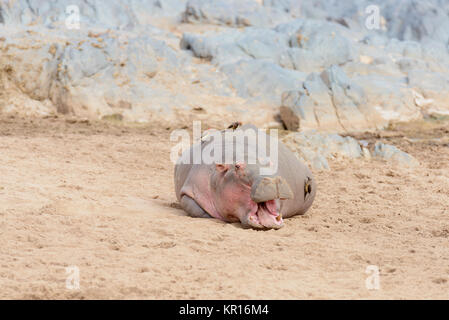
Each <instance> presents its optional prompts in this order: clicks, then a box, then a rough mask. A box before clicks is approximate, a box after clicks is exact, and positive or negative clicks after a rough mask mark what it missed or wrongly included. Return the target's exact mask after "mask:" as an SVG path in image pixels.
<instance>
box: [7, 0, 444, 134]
mask: <svg viewBox="0 0 449 320" xmlns="http://www.w3.org/2000/svg"><path fill="white" fill-rule="evenodd" d="M372 6H374V8H375V9H376V8H377V9H376V10H377V11H378V12H379V17H378V18H379V19H378V26H374V28H372V27H369V26H368V25H367V19H368V18H369V17H368V16H369V14H371V13H370V12H371V11H370V10H368V11H367V9H368V7H370V8H372ZM448 17H449V7H448V5H447V4H446V2H445V1H442V0H428V1H416V0H407V1H402V2H397V1H387V0H377V1H368V0H366V1H310V2H308V1H302V2H298V1H293V0H243V1H236V0H232V1H222V0H217V1H208V0H166V1H160V0H150V1H143V0H125V1H108V2H104V1H100V0H95V1H85V0H76V1H73V0H71V1H69V0H62V1H50V2H48V1H26V0H16V1H3V2H1V4H0V92H1V95H0V111H2V112H13V111H19V112H20V111H21V110H23V111H24V112H25V113H26V114H28V113H32V112H33V110H34V111H36V112H35V113H37V114H48V113H52V112H65V113H73V114H75V115H79V116H83V117H93V118H102V117H104V116H107V115H114V114H119V115H120V116H121V117H122V118H123V119H124V120H127V121H150V120H151V119H154V118H156V117H159V118H161V119H167V120H168V119H169V120H174V118H175V117H177V116H179V115H180V114H182V113H183V112H184V113H186V114H188V113H189V112H190V111H191V110H192V109H194V108H197V109H198V103H200V104H201V106H200V107H201V108H203V109H204V108H206V109H207V112H210V113H214V112H217V113H218V109H219V108H221V109H220V112H222V111H223V110H227V111H230V112H232V113H233V114H235V115H236V116H238V117H240V116H241V117H247V118H249V119H251V118H253V117H254V116H256V115H257V116H260V115H261V114H263V118H264V119H271V120H272V121H273V120H274V119H275V116H276V114H278V113H280V116H281V119H282V121H283V123H284V124H285V125H286V126H287V127H288V128H289V129H292V130H310V129H319V130H320V131H328V132H351V131H359V130H371V129H380V128H383V127H385V126H387V125H388V123H390V122H393V121H410V120H415V119H419V118H422V117H425V116H428V115H432V114H438V115H444V114H448V113H449V95H448V92H449V90H448V89H449V78H448V76H447V74H449V53H448V43H449V31H448V30H449V28H448V23H449V22H448V21H449V18H448ZM205 31H207V32H205ZM208 97H209V98H208ZM210 97H213V98H210ZM216 101H219V103H217V102H216ZM252 115H253V116H252Z"/></svg>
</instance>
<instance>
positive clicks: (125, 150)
mask: <svg viewBox="0 0 449 320" xmlns="http://www.w3.org/2000/svg"><path fill="white" fill-rule="evenodd" d="M424 127H425V128H424ZM447 127H448V126H447V123H433V124H431V125H426V126H420V127H419V128H418V129H419V130H420V131H421V133H420V134H417V133H416V132H417V131H416V130H418V129H417V128H415V127H413V126H398V127H397V128H392V129H391V130H389V131H387V132H383V133H377V134H376V133H375V134H360V135H359V137H363V138H366V139H371V140H373V139H381V140H383V141H385V142H389V143H392V144H394V145H396V146H398V147H400V148H401V149H403V150H404V151H406V152H409V153H410V154H412V155H413V156H415V157H416V158H417V159H418V160H419V161H420V162H421V165H420V166H419V167H417V168H401V167H397V166H395V165H393V164H390V163H386V162H382V161H377V160H371V161H368V160H345V159H338V160H335V161H332V162H331V163H330V165H331V167H332V170H330V171H319V172H314V174H315V176H316V179H317V182H318V187H319V189H318V194H317V197H316V200H315V203H314V205H313V207H312V209H311V210H310V211H309V212H308V213H307V214H306V215H305V216H297V217H294V218H291V219H287V220H286V223H285V227H284V228H282V229H280V230H269V231H256V230H249V229H242V227H241V226H240V224H238V223H235V224H228V223H223V222H221V221H218V220H214V219H195V218H190V217H188V216H186V214H185V213H184V212H183V211H182V210H180V209H179V206H178V205H177V203H176V197H175V194H174V191H173V164H172V163H171V162H170V161H169V152H170V147H171V146H173V143H171V142H170V140H169V136H170V132H171V130H173V129H175V128H165V127H163V126H160V125H158V124H149V125H127V126H125V125H121V124H119V123H114V122H111V123H110V122H104V123H100V122H99V123H96V122H83V121H78V122H75V121H72V120H71V119H67V118H64V117H58V118H51V117H50V118H48V119H22V118H20V117H15V118H9V117H0V243H1V246H0V288H1V290H0V298H2V299H9V298H18V299H56V298H62V299H94V298H95V299H109V298H114V299H136V298H143V299H180V298H183V299H378V298H381V299H430V298H440V299H448V298H449V196H448V195H449V170H448V166H449V142H448V140H447V137H448V131H447V129H445V128H447ZM440 137H443V139H442V140H436V139H435V138H440ZM370 265H374V266H377V267H378V268H379V270H380V278H379V279H380V287H379V289H378V290H368V289H367V287H366V279H367V277H368V276H369V274H367V273H365V271H366V268H367V267H368V266H370ZM69 266H76V267H77V268H78V270H79V275H80V282H79V284H80V288H79V289H76V288H73V287H70V286H69V288H67V286H66V280H67V277H68V274H67V273H66V268H67V267H69Z"/></svg>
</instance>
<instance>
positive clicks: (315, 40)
mask: <svg viewBox="0 0 449 320" xmlns="http://www.w3.org/2000/svg"><path fill="white" fill-rule="evenodd" d="M290 45H291V46H292V47H293V48H299V49H300V50H290V52H289V53H288V54H289V56H290V57H291V59H292V65H293V66H296V68H297V70H299V71H303V72H313V71H315V72H316V71H319V70H322V69H324V68H328V67H330V66H331V65H333V64H344V63H346V62H348V61H358V56H359V55H358V52H357V47H356V43H355V42H352V41H351V40H349V39H348V38H347V37H345V36H344V35H343V32H342V31H341V26H339V25H337V24H335V23H329V22H322V21H319V22H318V21H313V20H312V21H309V20H306V21H304V23H302V24H301V26H300V28H299V29H298V30H297V31H296V32H295V33H294V34H293V35H292V36H291V37H290Z"/></svg>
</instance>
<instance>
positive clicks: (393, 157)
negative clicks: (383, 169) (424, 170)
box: [373, 142, 419, 166]
mask: <svg viewBox="0 0 449 320" xmlns="http://www.w3.org/2000/svg"><path fill="white" fill-rule="evenodd" d="M373 157H374V158H378V159H383V160H386V161H389V162H393V163H395V164H398V165H403V166H417V165H419V162H418V160H416V159H415V158H414V157H412V156H411V155H409V154H408V153H405V152H403V151H401V150H399V149H398V148H396V147H395V146H392V145H388V144H384V143H382V142H376V144H375V146H374V151H373Z"/></svg>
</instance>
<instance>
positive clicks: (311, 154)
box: [282, 131, 363, 170]
mask: <svg viewBox="0 0 449 320" xmlns="http://www.w3.org/2000/svg"><path fill="white" fill-rule="evenodd" d="M282 142H283V143H285V144H286V145H287V147H288V148H290V150H292V151H293V152H294V153H295V154H296V156H297V157H298V159H300V160H302V161H305V162H307V163H308V164H310V165H311V166H312V167H313V168H314V169H317V170H322V169H329V164H328V160H330V159H335V158H342V157H343V158H361V157H363V152H362V149H361V147H360V143H359V142H358V141H357V140H355V139H354V138H351V137H342V136H340V135H338V134H325V133H318V132H316V131H309V132H293V133H290V134H288V135H287V136H285V137H284V138H282Z"/></svg>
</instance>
